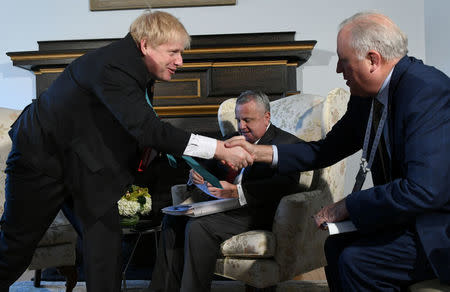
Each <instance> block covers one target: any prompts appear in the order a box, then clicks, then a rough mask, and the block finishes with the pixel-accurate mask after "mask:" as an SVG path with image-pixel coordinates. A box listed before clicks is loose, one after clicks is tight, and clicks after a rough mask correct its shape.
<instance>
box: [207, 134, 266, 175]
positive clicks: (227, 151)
mask: <svg viewBox="0 0 450 292" xmlns="http://www.w3.org/2000/svg"><path fill="white" fill-rule="evenodd" d="M272 156H273V151H272V146H271V145H255V144H251V143H249V142H247V141H246V140H245V138H244V137H243V136H235V137H232V138H230V139H228V140H226V141H219V140H217V147H216V153H215V155H214V158H216V159H218V160H221V161H222V163H225V164H227V165H228V166H229V167H231V168H233V169H235V170H238V169H241V168H244V167H247V166H248V165H252V164H253V162H256V161H258V162H266V163H271V162H272Z"/></svg>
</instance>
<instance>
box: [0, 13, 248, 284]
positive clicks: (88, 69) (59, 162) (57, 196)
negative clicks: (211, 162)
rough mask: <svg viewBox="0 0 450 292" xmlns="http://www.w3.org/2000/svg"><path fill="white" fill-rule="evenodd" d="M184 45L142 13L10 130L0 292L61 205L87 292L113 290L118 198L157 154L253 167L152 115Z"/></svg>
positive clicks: (180, 30) (182, 36) (176, 30)
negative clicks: (76, 228) (76, 240)
mask: <svg viewBox="0 0 450 292" xmlns="http://www.w3.org/2000/svg"><path fill="white" fill-rule="evenodd" d="M189 44H190V37H189V35H188V33H187V32H186V30H185V28H184V27H183V25H182V24H181V23H180V22H179V21H178V19H176V18H175V17H174V16H172V15H170V14H168V13H165V12H153V13H150V12H146V13H144V14H143V15H141V16H140V17H138V18H137V19H136V20H135V21H134V22H133V24H132V25H131V27H130V33H129V34H128V35H127V36H125V37H124V38H123V39H121V40H119V41H117V42H114V43H112V44H110V45H108V46H106V47H103V48H99V49H97V50H94V51H91V52H89V53H87V54H85V55H84V56H82V57H80V58H78V59H76V60H75V61H73V62H72V63H71V64H70V65H68V66H67V68H66V69H65V70H64V72H62V73H61V75H60V76H59V77H58V78H57V79H56V80H55V81H54V82H53V84H52V85H51V86H50V87H49V88H48V90H47V91H46V92H44V93H43V94H42V95H41V96H40V97H39V98H38V99H36V100H33V102H32V103H31V104H30V105H29V106H27V107H26V108H25V109H24V111H23V113H22V115H21V116H20V117H19V118H18V119H17V121H16V122H15V123H14V124H13V125H12V128H11V131H10V136H11V140H12V142H13V146H12V150H11V152H10V155H9V157H8V160H7V168H6V173H7V179H6V189H5V190H6V203H5V211H4V214H3V217H2V219H1V234H0V291H8V287H9V286H10V285H11V284H12V283H13V282H14V281H15V280H16V279H17V278H18V277H19V276H20V275H21V274H22V272H23V271H24V270H25V269H26V267H27V265H28V264H29V262H30V261H31V257H32V255H33V252H34V250H35V248H36V245H37V244H38V242H39V240H40V239H41V237H42V235H43V234H44V232H45V231H46V230H47V228H48V226H49V225H50V223H51V222H52V220H53V219H54V217H55V216H56V214H57V212H58V210H59V209H60V208H61V206H62V204H63V203H64V201H66V200H70V201H73V207H74V208H73V209H74V214H75V216H76V218H77V219H78V220H79V222H80V224H81V230H82V236H83V254H84V264H85V273H86V285H87V289H88V291H94V292H101V291H105V292H112V291H120V275H121V270H120V269H121V229H120V220H119V219H120V218H119V214H118V209H117V201H118V200H119V199H120V197H121V196H122V195H123V194H124V193H125V192H126V190H127V188H128V187H129V186H130V185H131V184H132V183H133V181H134V177H135V175H136V172H137V171H138V169H139V170H144V169H145V168H146V167H147V166H148V163H149V161H150V160H151V157H152V156H154V154H155V152H156V151H162V152H166V153H171V154H173V155H175V156H177V157H180V156H181V155H190V156H196V157H202V158H213V157H215V158H217V159H221V160H226V161H227V162H228V163H229V164H230V165H234V167H245V166H247V165H248V164H249V163H252V158H251V157H250V155H249V154H248V153H246V152H245V151H244V150H242V149H237V150H236V151H234V150H233V151H229V149H226V148H225V147H224V145H223V142H221V141H216V140H214V139H211V138H207V137H203V136H200V135H195V134H190V133H187V132H185V131H183V130H180V129H177V128H174V127H173V126H171V125H170V124H167V123H164V122H161V121H160V120H159V118H158V117H157V116H156V114H155V112H154V111H153V109H152V106H151V99H152V88H153V84H154V82H155V80H162V81H169V80H170V79H171V78H172V75H173V74H174V73H175V71H176V70H177V69H178V68H179V67H180V66H182V64H183V59H182V56H181V54H182V52H183V50H184V49H185V48H187V47H188V46H189ZM149 167H151V165H150V166H149ZM69 290H71V289H70V288H69Z"/></svg>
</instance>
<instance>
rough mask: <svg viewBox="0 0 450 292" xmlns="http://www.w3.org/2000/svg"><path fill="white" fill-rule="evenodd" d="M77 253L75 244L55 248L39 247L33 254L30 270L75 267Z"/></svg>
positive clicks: (60, 245)
mask: <svg viewBox="0 0 450 292" xmlns="http://www.w3.org/2000/svg"><path fill="white" fill-rule="evenodd" d="M75 260H76V253H75V244H74V243H65V244H59V245H55V246H51V247H50V246H46V247H38V248H37V249H36V250H35V251H34V254H33V259H32V260H31V263H30V266H29V267H28V269H29V270H40V269H43V268H48V267H62V266H73V265H75Z"/></svg>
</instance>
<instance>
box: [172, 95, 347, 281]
mask: <svg viewBox="0 0 450 292" xmlns="http://www.w3.org/2000/svg"><path fill="white" fill-rule="evenodd" d="M348 98H349V94H348V93H347V92H346V91H345V90H343V89H335V90H333V91H331V92H330V93H329V94H328V96H327V97H321V96H317V95H311V94H298V95H293V96H289V97H286V98H283V99H279V100H276V101H273V102H271V104H270V106H271V117H272V118H271V121H272V123H273V124H274V125H276V126H277V127H279V128H281V129H283V130H286V131H288V132H290V133H292V134H294V135H296V136H297V137H299V138H301V139H303V140H305V141H312V140H318V139H320V138H322V137H324V136H325V134H326V133H327V132H328V131H329V130H330V129H331V127H332V126H333V125H334V124H335V123H336V122H337V121H338V120H339V119H340V118H341V116H342V115H343V114H344V112H345V110H346V107H347V102H348ZM235 101H236V99H234V98H232V99H228V100H226V101H224V102H223V103H222V104H221V106H220V107H219V111H218V120H219V126H220V129H221V132H222V134H223V135H226V134H228V133H230V132H233V131H236V129H237V125H236V121H235V118H234V108H235ZM344 177H345V161H340V162H338V163H337V164H335V165H333V166H331V167H328V168H325V169H321V170H316V171H310V172H304V173H302V174H301V178H300V185H301V188H302V190H303V191H302V192H300V193H296V194H292V195H289V196H285V197H284V198H283V199H282V200H281V202H280V204H279V205H278V208H277V211H276V214H275V218H274V222H273V227H272V231H263V230H252V231H249V232H245V233H242V234H238V235H236V236H233V237H231V238H230V239H228V240H227V241H225V242H223V243H222V246H221V253H222V256H221V257H220V258H219V259H218V260H217V262H216V271H215V272H216V274H218V275H221V276H224V277H227V278H231V279H235V280H239V281H242V282H244V283H246V284H247V285H248V286H251V287H255V288H265V287H275V285H276V284H277V283H279V282H282V281H286V280H290V279H292V278H293V277H295V276H297V275H299V274H302V273H305V272H308V271H311V270H314V269H316V268H319V267H322V266H324V265H325V257H324V253H323V243H324V241H325V238H326V237H327V235H328V234H327V232H325V231H321V230H318V229H317V228H316V227H315V225H314V223H313V220H312V219H311V216H312V215H313V214H315V213H316V212H317V211H318V210H319V209H320V207H321V206H325V205H327V204H329V203H331V202H333V201H337V200H339V199H341V198H342V197H343V195H344V194H343V189H344ZM172 196H173V199H174V203H179V202H181V201H183V200H184V199H186V193H185V187H184V186H183V185H177V186H174V187H172Z"/></svg>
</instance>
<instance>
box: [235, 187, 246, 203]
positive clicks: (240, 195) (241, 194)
mask: <svg viewBox="0 0 450 292" xmlns="http://www.w3.org/2000/svg"><path fill="white" fill-rule="evenodd" d="M236 187H237V190H238V194H239V204H241V206H244V205H247V200H246V199H245V196H244V190H243V189H242V185H241V184H237V185H236Z"/></svg>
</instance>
